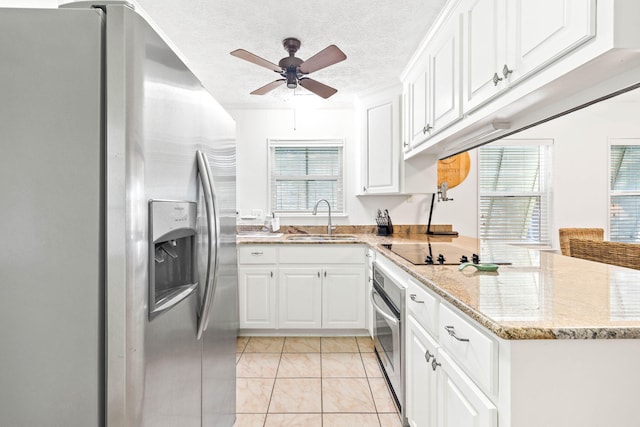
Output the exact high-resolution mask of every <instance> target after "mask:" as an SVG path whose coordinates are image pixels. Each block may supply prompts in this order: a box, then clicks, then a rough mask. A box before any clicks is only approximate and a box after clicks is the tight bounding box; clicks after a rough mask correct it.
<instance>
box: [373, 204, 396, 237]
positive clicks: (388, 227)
mask: <svg viewBox="0 0 640 427" xmlns="http://www.w3.org/2000/svg"><path fill="white" fill-rule="evenodd" d="M376 224H378V236H390V235H392V234H393V224H392V223H391V217H390V216H389V211H388V210H387V209H385V210H384V215H383V214H382V211H381V210H380V209H378V216H376Z"/></svg>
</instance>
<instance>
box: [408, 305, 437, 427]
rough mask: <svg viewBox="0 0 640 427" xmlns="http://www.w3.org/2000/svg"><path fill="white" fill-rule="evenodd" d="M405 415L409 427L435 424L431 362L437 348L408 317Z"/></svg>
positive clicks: (433, 382)
mask: <svg viewBox="0 0 640 427" xmlns="http://www.w3.org/2000/svg"><path fill="white" fill-rule="evenodd" d="M406 349H407V355H406V363H407V365H406V378H407V385H406V388H407V393H406V403H405V405H406V415H407V420H408V421H409V425H410V426H411V427H433V426H435V425H436V424H435V423H436V378H437V374H436V372H435V371H434V370H433V368H432V367H431V362H432V361H433V359H434V358H435V355H436V353H437V349H438V344H437V343H436V341H435V340H434V339H433V338H432V337H431V336H430V335H429V333H427V332H426V331H425V330H424V329H422V327H420V325H419V324H418V323H417V322H416V320H415V319H414V318H413V317H412V316H408V322H407V342H406Z"/></svg>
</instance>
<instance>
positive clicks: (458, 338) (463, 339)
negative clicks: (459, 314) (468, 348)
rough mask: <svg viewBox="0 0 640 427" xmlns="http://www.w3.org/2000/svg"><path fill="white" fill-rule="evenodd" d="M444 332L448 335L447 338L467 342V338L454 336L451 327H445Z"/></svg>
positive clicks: (454, 333)
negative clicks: (450, 337)
mask: <svg viewBox="0 0 640 427" xmlns="http://www.w3.org/2000/svg"><path fill="white" fill-rule="evenodd" d="M444 330H445V331H447V332H448V333H449V336H452V337H453V338H455V339H457V340H458V341H464V342H469V338H460V337H458V336H457V335H456V331H455V330H454V328H453V326H445V327H444Z"/></svg>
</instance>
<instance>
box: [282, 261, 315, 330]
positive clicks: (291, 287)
mask: <svg viewBox="0 0 640 427" xmlns="http://www.w3.org/2000/svg"><path fill="white" fill-rule="evenodd" d="M321 316H322V279H321V269H319V268H281V269H280V271H279V275H278V327H279V328H283V329H297V328H304V329H317V328H320V327H322V317H321Z"/></svg>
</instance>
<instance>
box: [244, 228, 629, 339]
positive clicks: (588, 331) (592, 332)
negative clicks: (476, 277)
mask: <svg viewBox="0 0 640 427" xmlns="http://www.w3.org/2000/svg"><path fill="white" fill-rule="evenodd" d="M355 236H356V239H355V240H349V241H344V240H334V241H331V240H325V241H293V240H288V239H287V238H286V235H285V236H283V237H278V238H264V237H259V238H249V237H240V236H239V237H238V238H237V239H236V242H237V244H240V245H256V244H257V245H274V244H275V245H282V244H287V245H291V244H294V245H310V244H311V245H318V244H320V245H327V244H331V245H335V244H340V245H345V244H357V245H367V247H368V248H370V249H373V250H375V251H376V252H378V253H379V254H380V255H382V256H384V257H385V258H387V259H388V260H390V261H391V262H393V263H394V264H395V265H396V266H398V267H399V268H401V269H402V270H403V271H405V272H406V273H408V274H409V275H410V276H411V277H413V278H414V279H416V280H417V281H419V282H420V283H421V284H422V285H424V286H425V287H427V288H429V289H430V290H431V291H432V292H435V293H436V294H437V295H438V296H439V297H441V298H443V299H444V300H446V301H447V302H448V303H449V304H451V305H453V306H454V307H456V308H457V309H458V310H460V311H462V312H463V313H464V314H466V315H467V316H469V317H471V318H472V319H473V320H474V321H476V322H477V323H478V324H480V325H482V326H483V327H484V328H485V329H487V330H489V331H490V332H491V333H493V334H494V335H496V336H497V337H499V338H502V339H504V340H508V341H516V340H555V339H572V340H587V339H640V328H636V327H625V326H622V327H619V328H605V327H575V328H567V327H564V328H544V327H534V326H531V327H529V326H503V325H500V324H499V323H498V322H496V321H494V320H493V319H491V318H489V317H487V316H485V315H484V314H482V313H481V312H478V311H477V310H475V309H473V308H472V307H469V306H468V305H467V304H465V303H464V302H462V301H460V300H459V299H457V298H456V297H454V296H453V295H451V294H450V293H448V292H446V291H444V290H443V289H442V288H440V287H439V286H438V285H437V284H436V283H434V282H433V281H431V280H430V279H428V278H426V277H424V276H421V275H420V274H418V273H417V272H415V271H413V270H412V269H411V268H409V267H408V266H406V265H404V264H403V263H401V262H398V261H397V260H396V259H395V255H394V254H393V252H391V251H389V250H387V249H383V248H382V247H381V246H380V245H381V243H387V242H377V243H372V242H371V241H369V240H368V239H366V238H362V237H361V236H358V235H355ZM371 237H375V238H381V237H382V236H375V235H372V236H371ZM387 238H389V239H390V240H391V239H392V236H387ZM388 243H390V242H388ZM383 251H384V252H383Z"/></svg>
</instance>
